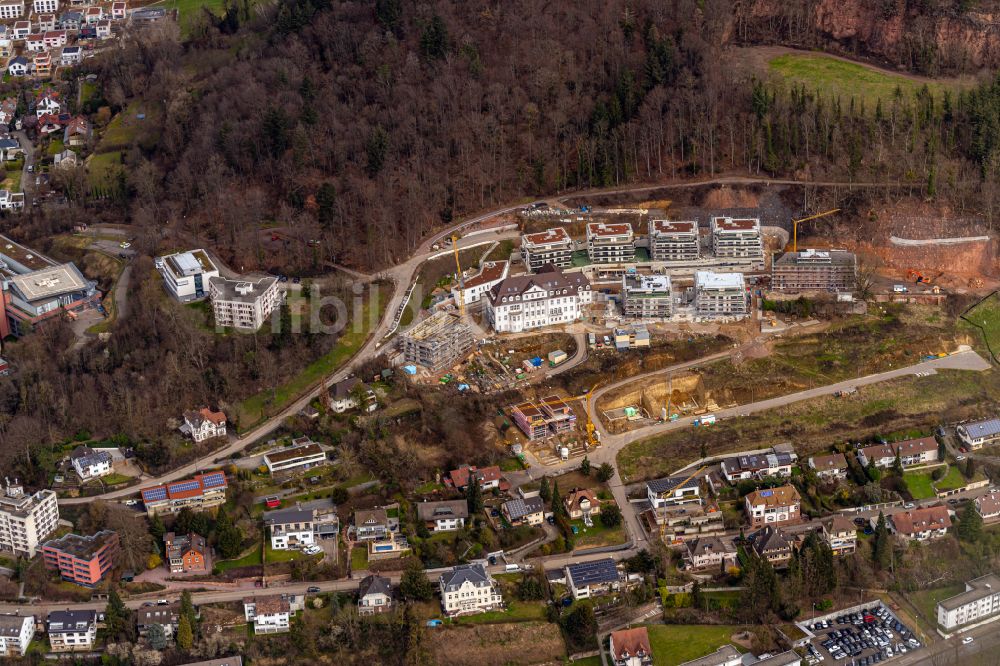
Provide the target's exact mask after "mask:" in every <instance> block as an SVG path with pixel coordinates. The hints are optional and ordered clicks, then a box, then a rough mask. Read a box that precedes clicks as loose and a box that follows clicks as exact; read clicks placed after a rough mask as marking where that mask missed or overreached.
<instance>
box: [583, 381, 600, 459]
mask: <svg viewBox="0 0 1000 666" xmlns="http://www.w3.org/2000/svg"><path fill="white" fill-rule="evenodd" d="M600 385H601V382H598V383H596V384H594V386H593V387H592V388H591V389H590V390H589V391H587V395H586V396H585V397H584V398H583V408H584V409H585V410H586V411H587V446H588V447H589V448H594V447H597V446H600V445H601V439H600V437H599V436H598V435H597V426H595V425H594V420H593V419H592V418H591V416H590V396H591V395H593V393H594V391H595V390H597V387H598V386H600Z"/></svg>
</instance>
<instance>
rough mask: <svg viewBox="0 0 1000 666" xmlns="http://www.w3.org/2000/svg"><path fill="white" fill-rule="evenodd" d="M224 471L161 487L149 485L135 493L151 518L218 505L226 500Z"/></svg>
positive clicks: (226, 484)
mask: <svg viewBox="0 0 1000 666" xmlns="http://www.w3.org/2000/svg"><path fill="white" fill-rule="evenodd" d="M227 487H228V483H227V482H226V474H225V472H220V471H216V472H206V473H204V474H196V475H195V476H194V477H193V478H191V479H186V480H184V481H172V482H171V483H167V484H164V485H162V486H152V487H150V488H143V489H142V490H140V491H139V494H140V495H141V496H142V503H143V505H144V506H145V507H146V514H147V515H148V516H149V517H150V518H152V517H153V516H155V515H157V514H159V515H163V514H171V513H177V512H178V511H180V510H181V509H183V508H185V507H187V508H189V509H193V510H195V511H197V510H200V509H207V508H209V507H213V506H218V505H219V504H222V503H223V502H225V501H226V488H227Z"/></svg>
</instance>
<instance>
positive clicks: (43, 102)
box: [35, 49, 62, 118]
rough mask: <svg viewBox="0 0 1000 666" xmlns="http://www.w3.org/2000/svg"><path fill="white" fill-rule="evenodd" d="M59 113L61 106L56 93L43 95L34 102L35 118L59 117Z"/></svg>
mask: <svg viewBox="0 0 1000 666" xmlns="http://www.w3.org/2000/svg"><path fill="white" fill-rule="evenodd" d="M39 50H40V49H39ZM61 111H62V104H60V103H59V96H58V95H57V94H56V93H43V94H42V95H41V96H40V97H39V98H38V99H37V100H36V101H35V117H36V118H41V117H42V116H44V115H46V114H54V115H59V113H60V112H61Z"/></svg>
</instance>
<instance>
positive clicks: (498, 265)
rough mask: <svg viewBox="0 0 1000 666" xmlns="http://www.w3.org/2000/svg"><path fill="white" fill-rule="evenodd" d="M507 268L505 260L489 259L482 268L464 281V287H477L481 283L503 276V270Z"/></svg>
mask: <svg viewBox="0 0 1000 666" xmlns="http://www.w3.org/2000/svg"><path fill="white" fill-rule="evenodd" d="M506 270H507V262H506V261H491V262H489V263H487V264H486V265H485V266H483V270H481V271H479V274H478V275H475V276H473V277H472V278H470V279H468V280H466V281H465V288H466V289H470V288H472V287H478V286H479V285H482V284H489V283H490V282H494V281H496V280H499V279H500V278H502V277H503V275H504V272H505V271H506Z"/></svg>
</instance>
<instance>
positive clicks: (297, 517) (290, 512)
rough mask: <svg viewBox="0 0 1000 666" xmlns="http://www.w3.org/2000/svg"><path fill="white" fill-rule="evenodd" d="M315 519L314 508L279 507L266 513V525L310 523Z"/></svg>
mask: <svg viewBox="0 0 1000 666" xmlns="http://www.w3.org/2000/svg"><path fill="white" fill-rule="evenodd" d="M312 519H313V512H312V509H308V510H306V509H299V508H296V509H279V510H278V511H269V512H267V513H265V514H264V524H265V525H268V526H270V525H287V524H288V523H308V522H311V521H312Z"/></svg>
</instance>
